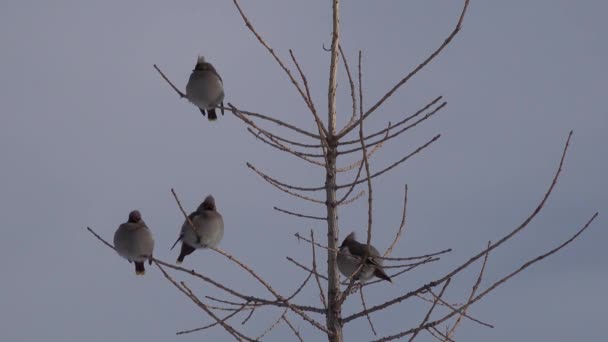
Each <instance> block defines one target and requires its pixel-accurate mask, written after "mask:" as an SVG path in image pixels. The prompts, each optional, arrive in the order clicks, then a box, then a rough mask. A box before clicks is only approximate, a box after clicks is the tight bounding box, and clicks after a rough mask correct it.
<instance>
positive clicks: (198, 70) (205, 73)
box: [186, 56, 224, 121]
mask: <svg viewBox="0 0 608 342" xmlns="http://www.w3.org/2000/svg"><path fill="white" fill-rule="evenodd" d="M186 98H187V99H188V100H189V101H190V102H192V103H193V104H194V105H195V106H197V107H198V109H199V110H200V111H201V113H202V114H203V116H206V113H208V114H209V116H207V119H209V121H215V120H217V114H216V113H215V108H216V107H217V106H218V105H220V104H221V105H222V108H221V110H222V115H224V82H223V81H222V78H221V77H220V75H219V74H218V73H217V71H216V70H215V68H214V67H213V65H212V64H211V63H207V62H206V61H205V57H203V56H199V57H198V59H197V61H196V65H195V66H194V70H192V73H191V74H190V79H189V80H188V84H186Z"/></svg>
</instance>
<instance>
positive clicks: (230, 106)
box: [224, 102, 320, 147]
mask: <svg viewBox="0 0 608 342" xmlns="http://www.w3.org/2000/svg"><path fill="white" fill-rule="evenodd" d="M227 105H228V108H226V107H224V108H225V109H228V110H229V111H230V112H231V113H232V114H234V115H235V116H236V117H237V118H239V119H241V120H243V122H245V123H246V124H249V122H251V120H244V119H245V116H252V117H256V118H259V119H262V120H266V121H270V122H272V123H275V124H277V125H279V126H283V127H285V128H289V129H291V130H292V131H295V132H298V133H300V134H302V135H305V136H308V137H311V138H313V139H316V140H318V139H319V138H320V137H319V136H318V135H316V134H313V133H310V132H308V131H305V130H303V129H301V128H298V127H296V126H294V125H292V124H289V123H286V122H284V121H281V120H279V119H275V118H273V117H270V116H267V115H263V114H260V113H255V112H250V111H246V110H241V109H237V108H236V107H235V106H234V105H233V104H232V103H230V102H228V103H227ZM237 111H238V113H240V114H242V116H239V115H237ZM291 143H292V144H294V145H297V143H295V142H291ZM301 146H303V147H306V146H305V145H303V144H302V145H301ZM309 147H314V146H309Z"/></svg>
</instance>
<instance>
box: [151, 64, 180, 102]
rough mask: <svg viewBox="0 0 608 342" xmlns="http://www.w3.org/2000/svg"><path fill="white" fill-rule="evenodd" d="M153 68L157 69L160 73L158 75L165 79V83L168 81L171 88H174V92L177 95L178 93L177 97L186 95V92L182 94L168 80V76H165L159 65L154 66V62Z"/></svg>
mask: <svg viewBox="0 0 608 342" xmlns="http://www.w3.org/2000/svg"><path fill="white" fill-rule="evenodd" d="M154 69H156V71H158V73H159V74H160V76H161V77H162V78H163V79H164V80H165V81H167V83H169V85H170V86H171V88H173V90H175V92H176V93H177V95H179V97H181V98H182V99H183V98H185V97H186V94H184V93H183V92H181V91H180V90H179V89H177V87H176V86H175V85H174V84H173V83H172V82H171V81H169V78H167V76H165V74H164V73H163V72H162V71H161V70H160V68H159V67H157V66H156V64H154Z"/></svg>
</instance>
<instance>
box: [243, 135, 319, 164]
mask: <svg viewBox="0 0 608 342" xmlns="http://www.w3.org/2000/svg"><path fill="white" fill-rule="evenodd" d="M256 129H258V132H259V133H261V134H263V135H265V136H266V137H267V138H268V139H270V140H271V141H268V140H266V139H264V138H262V137H260V135H259V134H256V133H255V132H253V130H252V129H251V128H247V131H248V132H249V133H251V134H252V135H253V136H254V137H256V138H257V139H259V140H261V141H262V142H263V143H265V144H267V145H270V146H272V147H274V148H276V149H277V150H279V151H283V152H287V153H289V154H292V155H294V156H296V157H298V158H300V159H302V160H305V161H307V162H309V163H311V164H314V165H318V166H321V167H323V168H325V164H323V163H322V162H319V161H316V160H314V159H311V158H308V157H307V156H306V155H310V154H311V153H302V152H299V151H296V150H293V149H291V148H289V147H287V146H285V145H284V144H282V143H280V142H279V141H278V140H276V139H274V137H272V135H269V134H268V133H267V132H265V131H262V130H260V129H259V128H256Z"/></svg>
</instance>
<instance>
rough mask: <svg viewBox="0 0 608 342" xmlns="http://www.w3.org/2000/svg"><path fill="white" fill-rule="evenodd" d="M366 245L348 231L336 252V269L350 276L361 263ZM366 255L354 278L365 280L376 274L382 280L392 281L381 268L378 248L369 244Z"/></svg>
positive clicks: (353, 233)
mask: <svg viewBox="0 0 608 342" xmlns="http://www.w3.org/2000/svg"><path fill="white" fill-rule="evenodd" d="M366 247H367V245H366V244H364V243H360V242H358V241H357V240H356V239H355V232H352V233H350V234H349V235H348V236H347V237H346V238H345V239H344V241H342V245H340V251H339V252H338V260H337V262H338V269H339V270H340V273H342V274H343V275H344V276H345V277H350V276H351V275H352V274H353V273H354V272H356V271H357V270H358V269H359V266H360V265H361V258H363V256H364V254H365V251H366ZM367 255H368V257H367V260H365V263H364V265H363V266H362V267H361V270H360V271H359V273H358V274H357V275H355V280H361V281H366V280H368V279H370V278H371V277H372V276H376V277H378V278H380V279H382V280H386V281H389V282H391V283H392V282H393V281H392V279H391V277H389V276H388V275H387V274H386V273H385V272H384V270H383V269H382V259H380V258H378V256H380V253H378V250H377V249H376V248H375V247H374V246H372V245H370V246H369V253H367Z"/></svg>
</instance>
